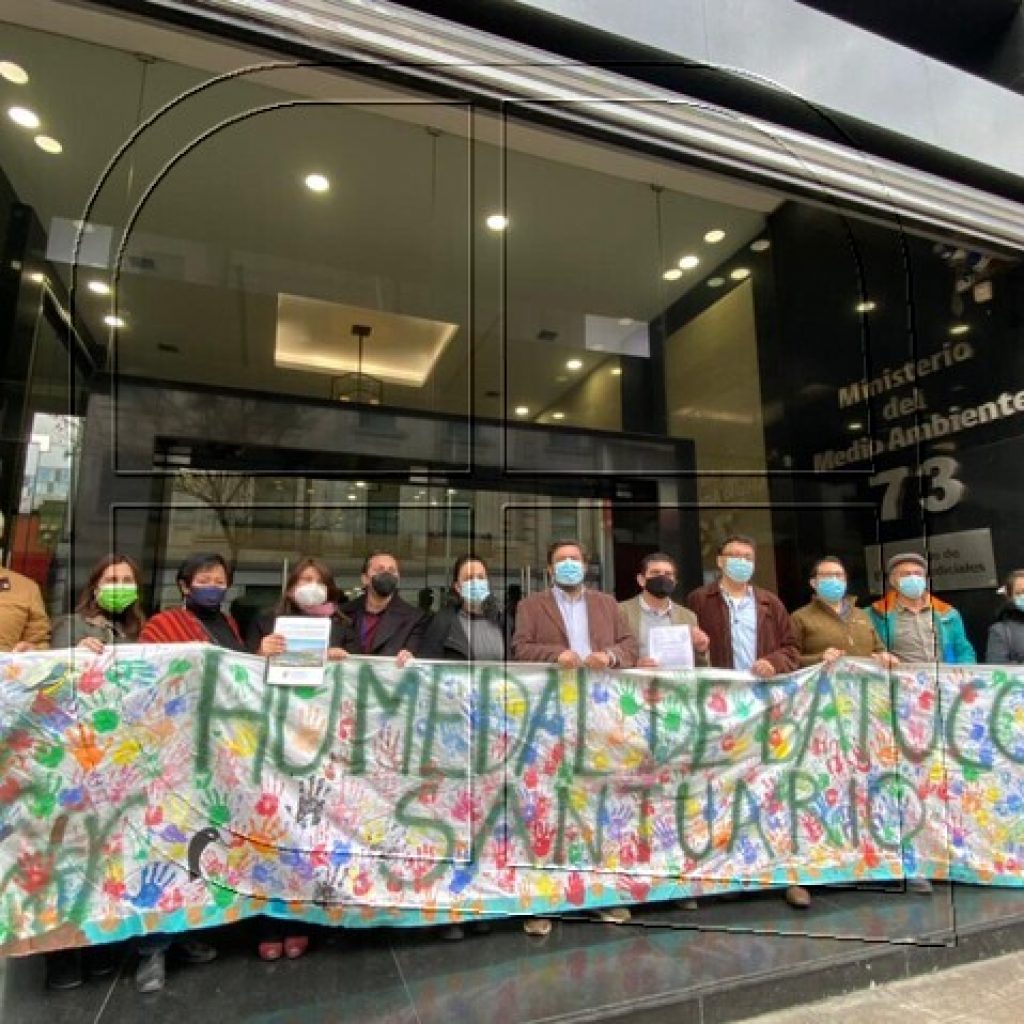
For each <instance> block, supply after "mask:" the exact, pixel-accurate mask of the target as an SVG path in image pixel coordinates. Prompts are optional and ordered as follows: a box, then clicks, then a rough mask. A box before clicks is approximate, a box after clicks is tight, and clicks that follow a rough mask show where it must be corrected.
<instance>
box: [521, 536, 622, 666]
mask: <svg viewBox="0 0 1024 1024" xmlns="http://www.w3.org/2000/svg"><path fill="white" fill-rule="evenodd" d="M586 572H587V559H586V555H585V554H584V551H583V546H582V545H581V544H580V543H579V541H575V540H559V541H555V543H553V544H551V545H550V546H549V547H548V574H549V576H550V578H551V584H552V585H551V587H550V589H548V590H542V591H540V592H539V593H537V594H531V595H530V596H529V597H526V598H524V599H523V600H522V601H521V602H520V603H519V608H518V611H517V613H516V631H515V636H514V637H513V638H512V657H513V658H514V659H515V660H516V661H546V662H554V663H556V664H558V665H561V666H562V668H590V669H596V670H598V671H600V670H603V669H608V668H632V667H633V666H634V665H635V664H636V660H637V643H636V637H634V636H633V634H632V632H631V631H630V629H629V625H628V624H627V622H626V619H625V616H624V615H623V613H622V611H621V610H620V608H619V605H618V603H617V602H616V600H615V598H614V597H612V596H611V595H610V594H602V593H600V592H599V591H596V590H587V589H586V588H585V587H584V586H583V580H584V578H585V577H586Z"/></svg>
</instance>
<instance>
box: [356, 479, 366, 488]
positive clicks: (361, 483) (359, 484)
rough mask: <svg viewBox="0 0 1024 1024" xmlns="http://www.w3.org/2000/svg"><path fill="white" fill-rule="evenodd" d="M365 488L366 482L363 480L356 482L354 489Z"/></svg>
mask: <svg viewBox="0 0 1024 1024" xmlns="http://www.w3.org/2000/svg"><path fill="white" fill-rule="evenodd" d="M365 486H366V481H365V480H357V481H356V487H365Z"/></svg>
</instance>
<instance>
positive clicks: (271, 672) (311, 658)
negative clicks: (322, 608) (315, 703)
mask: <svg viewBox="0 0 1024 1024" xmlns="http://www.w3.org/2000/svg"><path fill="white" fill-rule="evenodd" d="M274 632H275V633H280V635H281V636H283V637H284V641H285V648H284V652H283V653H282V654H272V655H270V657H269V658H268V659H267V682H268V683H269V684H271V685H272V686H319V685H320V684H321V683H322V682H323V681H324V666H325V665H326V664H327V648H328V647H330V644H331V620H330V617H329V616H317V615H282V616H280V617H279V618H278V619H276V620H275V621H274Z"/></svg>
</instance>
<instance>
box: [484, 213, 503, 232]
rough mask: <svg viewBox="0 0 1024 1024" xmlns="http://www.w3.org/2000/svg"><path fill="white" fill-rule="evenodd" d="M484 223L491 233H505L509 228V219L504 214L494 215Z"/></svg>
mask: <svg viewBox="0 0 1024 1024" xmlns="http://www.w3.org/2000/svg"><path fill="white" fill-rule="evenodd" d="M484 223H485V224H486V225H487V227H488V228H490V229H491V231H504V230H505V228H507V227H508V217H506V216H505V214H503V213H492V214H491V215H490V216H489V217H488V218H487V220H485V221H484Z"/></svg>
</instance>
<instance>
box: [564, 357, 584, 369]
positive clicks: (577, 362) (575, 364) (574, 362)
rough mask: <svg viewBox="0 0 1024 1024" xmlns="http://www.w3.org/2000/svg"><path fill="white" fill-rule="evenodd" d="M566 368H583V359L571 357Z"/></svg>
mask: <svg viewBox="0 0 1024 1024" xmlns="http://www.w3.org/2000/svg"><path fill="white" fill-rule="evenodd" d="M565 368H566V369H567V370H582V369H583V360H582V359H569V360H567V361H566V364H565Z"/></svg>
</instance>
